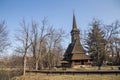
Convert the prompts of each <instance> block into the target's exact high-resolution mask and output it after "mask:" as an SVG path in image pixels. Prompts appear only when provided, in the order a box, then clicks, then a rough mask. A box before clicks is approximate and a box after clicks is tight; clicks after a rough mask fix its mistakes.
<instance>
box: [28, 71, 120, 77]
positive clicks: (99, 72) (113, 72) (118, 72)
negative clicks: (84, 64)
mask: <svg viewBox="0 0 120 80" xmlns="http://www.w3.org/2000/svg"><path fill="white" fill-rule="evenodd" d="M26 72H27V73H44V74H47V75H49V74H60V75H64V74H66V75H67V74H69V75H79V74H85V75H91V74H99V75H105V74H106V75H108V74H114V75H116V76H117V75H120V70H110V71H107V70H89V71H64V70H61V71H55V70H37V71H36V70H27V71H26Z"/></svg>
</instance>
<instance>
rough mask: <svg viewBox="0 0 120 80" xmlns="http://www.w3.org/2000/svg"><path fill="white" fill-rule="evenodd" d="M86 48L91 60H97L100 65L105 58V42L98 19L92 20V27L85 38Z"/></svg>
mask: <svg viewBox="0 0 120 80" xmlns="http://www.w3.org/2000/svg"><path fill="white" fill-rule="evenodd" d="M86 43H87V47H86V48H87V50H88V53H89V54H90V56H91V58H92V59H93V61H95V62H97V65H98V66H99V67H100V66H102V64H103V61H104V60H105V52H106V51H105V44H106V40H105V38H104V32H103V31H102V30H101V28H100V24H99V21H96V20H95V21H93V23H92V29H91V30H90V32H89V33H88V37H87V39H86Z"/></svg>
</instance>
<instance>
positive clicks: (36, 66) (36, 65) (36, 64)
mask: <svg viewBox="0 0 120 80" xmlns="http://www.w3.org/2000/svg"><path fill="white" fill-rule="evenodd" d="M35 70H38V61H36V63H35Z"/></svg>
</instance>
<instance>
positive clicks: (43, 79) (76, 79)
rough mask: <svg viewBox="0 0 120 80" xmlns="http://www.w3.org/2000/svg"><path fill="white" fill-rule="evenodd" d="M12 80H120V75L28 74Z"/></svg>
mask: <svg viewBox="0 0 120 80" xmlns="http://www.w3.org/2000/svg"><path fill="white" fill-rule="evenodd" d="M12 80H120V75H117V76H116V75H88V76H87V75H46V74H40V73H38V74H34V73H30V74H26V75H25V76H20V77H15V78H12Z"/></svg>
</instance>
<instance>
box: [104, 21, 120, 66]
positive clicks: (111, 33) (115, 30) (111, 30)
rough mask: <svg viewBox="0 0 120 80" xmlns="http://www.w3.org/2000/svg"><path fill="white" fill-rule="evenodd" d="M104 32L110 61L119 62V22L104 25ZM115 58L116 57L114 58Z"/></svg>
mask: <svg viewBox="0 0 120 80" xmlns="http://www.w3.org/2000/svg"><path fill="white" fill-rule="evenodd" d="M104 28H105V29H104V30H105V34H106V40H107V45H106V50H107V53H108V55H109V57H110V58H112V62H114V63H117V64H118V63H119V62H120V59H119V58H120V57H119V56H120V36H119V35H120V22H119V21H116V22H114V23H112V24H111V25H105V27H104ZM115 58H116V59H115Z"/></svg>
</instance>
